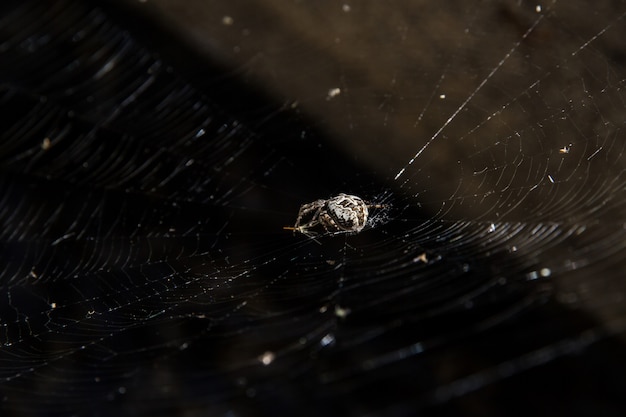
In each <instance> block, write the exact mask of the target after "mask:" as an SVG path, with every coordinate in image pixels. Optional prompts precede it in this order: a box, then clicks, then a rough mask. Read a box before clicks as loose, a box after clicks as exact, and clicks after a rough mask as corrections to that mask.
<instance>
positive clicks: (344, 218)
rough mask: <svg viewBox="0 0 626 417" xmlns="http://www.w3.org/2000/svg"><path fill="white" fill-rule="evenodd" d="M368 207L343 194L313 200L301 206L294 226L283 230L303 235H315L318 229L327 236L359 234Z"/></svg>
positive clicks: (365, 218) (355, 198) (351, 196)
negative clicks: (326, 198)
mask: <svg viewBox="0 0 626 417" xmlns="http://www.w3.org/2000/svg"><path fill="white" fill-rule="evenodd" d="M368 207H372V206H369V205H368V204H367V203H366V202H365V201H363V199H362V198H360V197H357V196H355V195H350V194H343V193H342V194H339V195H337V196H335V197H332V198H329V199H328V200H315V201H314V202H312V203H308V204H303V205H302V206H301V207H300V211H299V212H298V218H297V220H296V224H295V226H293V227H285V229H288V230H294V231H298V232H301V233H304V234H315V229H319V228H321V229H322V230H324V231H326V233H329V234H335V233H359V232H360V231H361V230H363V228H364V227H365V224H366V223H367V217H368V216H369V210H368Z"/></svg>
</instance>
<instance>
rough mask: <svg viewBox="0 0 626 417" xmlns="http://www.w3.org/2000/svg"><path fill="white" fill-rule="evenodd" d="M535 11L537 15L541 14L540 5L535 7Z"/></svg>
mask: <svg viewBox="0 0 626 417" xmlns="http://www.w3.org/2000/svg"><path fill="white" fill-rule="evenodd" d="M535 11H536V12H537V13H541V5H539V4H538V5H537V6H535Z"/></svg>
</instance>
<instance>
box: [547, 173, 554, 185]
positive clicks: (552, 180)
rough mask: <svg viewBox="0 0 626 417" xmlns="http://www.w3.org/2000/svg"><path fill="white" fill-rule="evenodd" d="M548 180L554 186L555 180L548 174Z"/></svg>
mask: <svg viewBox="0 0 626 417" xmlns="http://www.w3.org/2000/svg"><path fill="white" fill-rule="evenodd" d="M548 179H549V180H550V182H551V183H552V184H554V178H552V175H550V174H548Z"/></svg>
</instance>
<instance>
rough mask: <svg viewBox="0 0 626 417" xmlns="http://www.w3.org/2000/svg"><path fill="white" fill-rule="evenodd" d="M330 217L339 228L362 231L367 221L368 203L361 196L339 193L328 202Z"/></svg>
mask: <svg viewBox="0 0 626 417" xmlns="http://www.w3.org/2000/svg"><path fill="white" fill-rule="evenodd" d="M324 214H326V215H328V216H329V217H330V219H329V220H330V223H331V224H333V226H335V227H336V228H337V229H338V230H341V231H347V232H354V233H358V232H360V231H361V230H362V229H363V227H365V224H366V223H367V216H368V214H369V213H368V209H367V204H366V203H365V201H363V200H362V199H361V198H359V197H357V196H354V195H348V194H339V195H338V196H336V197H333V198H331V199H329V200H328V201H327V202H326V210H325V213H324Z"/></svg>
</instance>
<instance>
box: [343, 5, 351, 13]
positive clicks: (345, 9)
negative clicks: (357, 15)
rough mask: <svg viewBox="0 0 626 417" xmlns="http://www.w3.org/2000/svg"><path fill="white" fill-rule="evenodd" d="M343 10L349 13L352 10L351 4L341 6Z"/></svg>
mask: <svg viewBox="0 0 626 417" xmlns="http://www.w3.org/2000/svg"><path fill="white" fill-rule="evenodd" d="M341 10H343V11H344V12H346V13H348V12H349V11H350V5H349V4H344V5H343V6H341Z"/></svg>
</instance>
